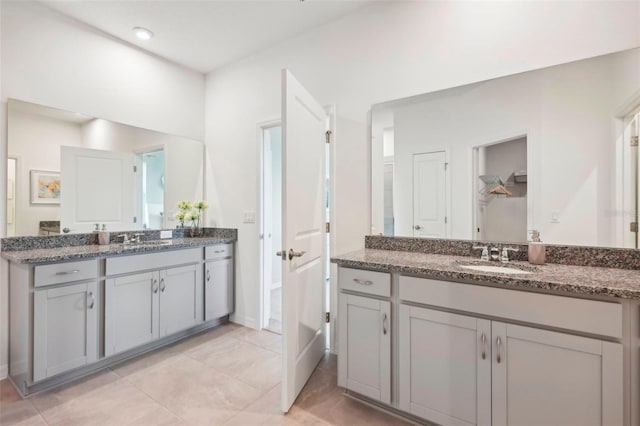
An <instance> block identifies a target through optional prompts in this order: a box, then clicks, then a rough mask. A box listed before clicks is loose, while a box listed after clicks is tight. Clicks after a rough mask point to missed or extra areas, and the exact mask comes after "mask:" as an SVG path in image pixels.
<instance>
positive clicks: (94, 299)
mask: <svg viewBox="0 0 640 426" xmlns="http://www.w3.org/2000/svg"><path fill="white" fill-rule="evenodd" d="M89 297H90V298H91V304H90V305H89V309H93V305H95V304H96V298H95V296H94V295H93V292H92V291H90V292H89Z"/></svg>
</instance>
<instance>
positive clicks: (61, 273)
mask: <svg viewBox="0 0 640 426" xmlns="http://www.w3.org/2000/svg"><path fill="white" fill-rule="evenodd" d="M78 272H80V269H74V270H71V271H60V272H56V275H72V274H77V273H78Z"/></svg>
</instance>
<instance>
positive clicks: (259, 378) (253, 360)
mask: <svg viewBox="0 0 640 426" xmlns="http://www.w3.org/2000/svg"><path fill="white" fill-rule="evenodd" d="M186 355H187V356H190V357H192V358H194V359H196V360H198V361H200V362H203V363H205V364H207V365H209V366H211V367H213V368H215V369H216V370H219V371H221V372H224V373H225V374H228V375H229V376H231V377H234V378H236V379H239V380H242V381H243V382H245V383H247V384H249V385H251V386H253V387H255V388H258V389H262V390H269V389H271V388H273V387H274V386H275V385H276V384H278V383H279V382H280V379H281V364H282V359H281V357H280V355H279V354H277V353H274V352H272V351H270V350H267V349H264V348H262V347H260V346H256V345H253V344H251V343H247V342H244V341H240V340H238V339H236V338H233V337H229V338H222V339H220V340H219V341H218V342H211V343H210V344H208V345H202V346H200V347H199V348H198V350H195V351H190V352H187V353H186Z"/></svg>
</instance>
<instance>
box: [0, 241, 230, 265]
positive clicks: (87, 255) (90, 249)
mask: <svg viewBox="0 0 640 426" xmlns="http://www.w3.org/2000/svg"><path fill="white" fill-rule="evenodd" d="M234 241H236V238H233V237H229V238H218V237H203V238H174V239H172V240H171V244H168V245H144V244H141V245H130V246H125V245H123V244H121V243H112V244H108V245H103V246H101V245H98V244H86V245H76V246H67V247H53V248H36V249H30V250H12V251H4V250H3V251H2V257H3V258H5V259H7V260H9V261H11V262H17V263H28V264H40V263H49V262H63V261H67V260H76V259H96V258H102V257H114V256H127V255H132V254H142V253H155V252H159V251H167V250H176V249H182V248H189V247H204V246H208V245H213V244H224V243H230V242H234Z"/></svg>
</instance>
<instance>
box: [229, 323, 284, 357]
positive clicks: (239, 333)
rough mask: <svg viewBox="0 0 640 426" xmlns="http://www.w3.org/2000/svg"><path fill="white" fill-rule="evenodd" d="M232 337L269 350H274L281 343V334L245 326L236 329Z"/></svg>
mask: <svg viewBox="0 0 640 426" xmlns="http://www.w3.org/2000/svg"><path fill="white" fill-rule="evenodd" d="M233 337H235V338H237V339H240V340H243V341H245V342H248V343H252V344H254V345H258V346H261V347H263V348H265V349H269V350H276V349H277V348H278V347H279V346H280V345H281V344H282V336H281V335H280V334H276V333H272V332H270V331H266V330H254V329H252V328H246V327H243V328H241V329H238V330H236V332H234V333H233ZM276 351H277V350H276ZM277 352H279V351H277Z"/></svg>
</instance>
